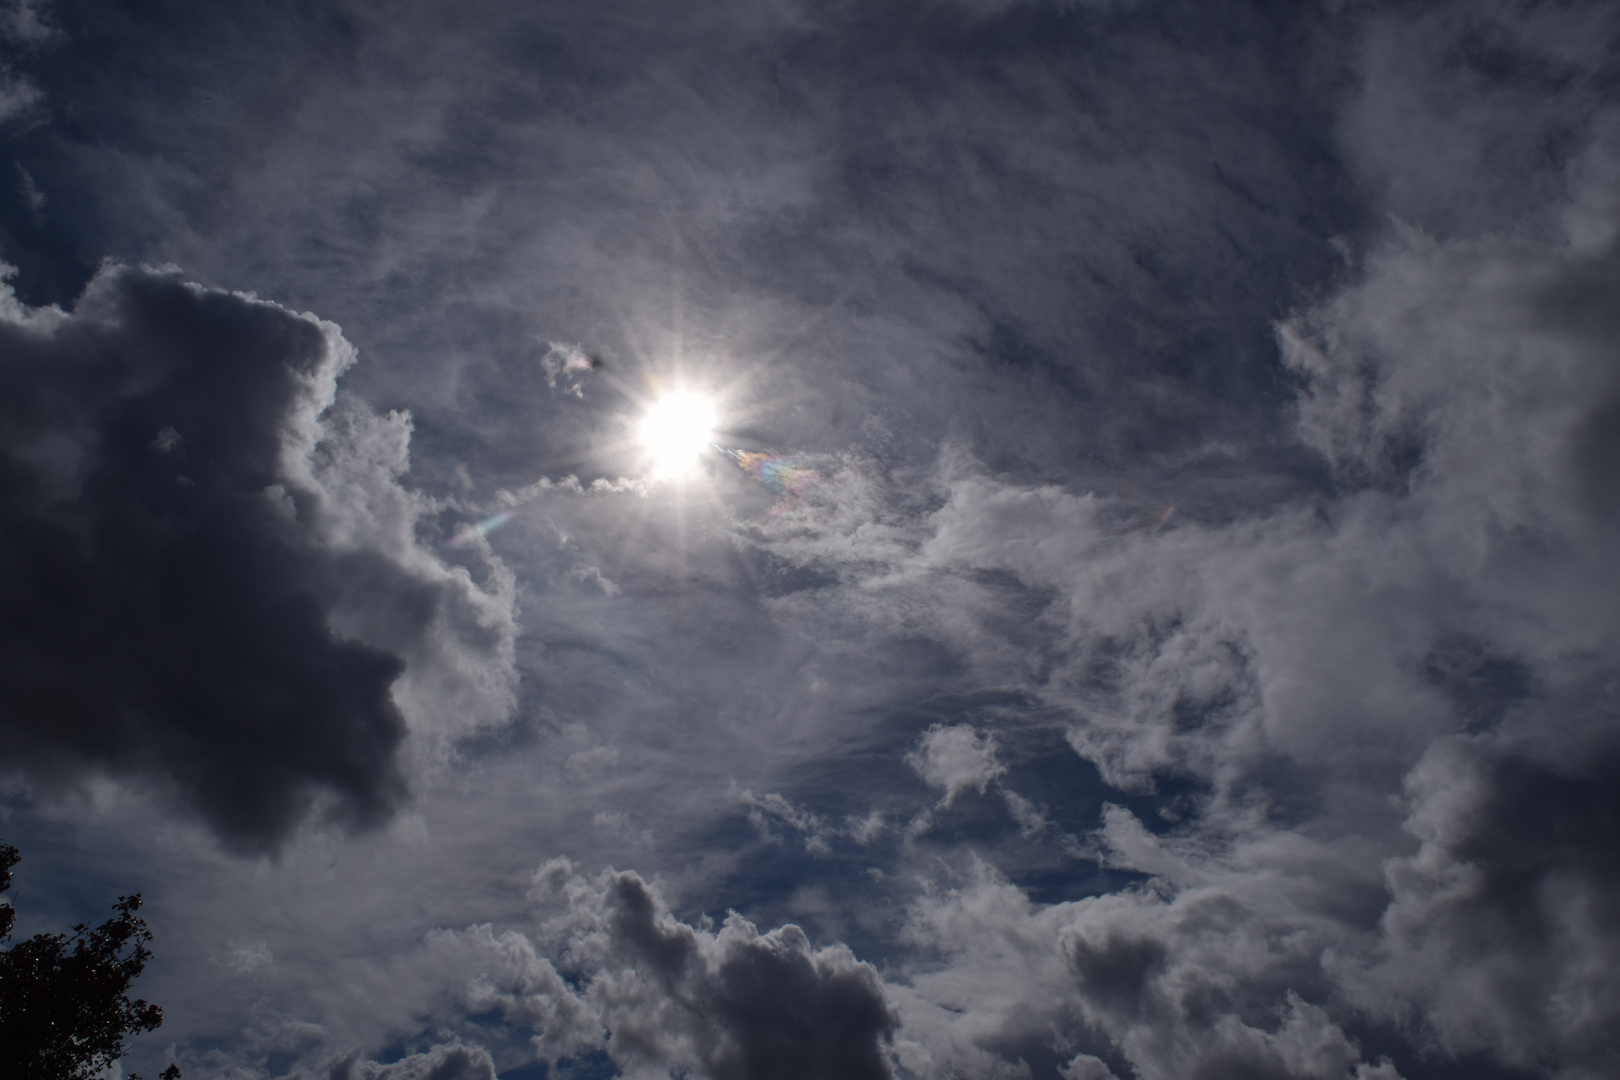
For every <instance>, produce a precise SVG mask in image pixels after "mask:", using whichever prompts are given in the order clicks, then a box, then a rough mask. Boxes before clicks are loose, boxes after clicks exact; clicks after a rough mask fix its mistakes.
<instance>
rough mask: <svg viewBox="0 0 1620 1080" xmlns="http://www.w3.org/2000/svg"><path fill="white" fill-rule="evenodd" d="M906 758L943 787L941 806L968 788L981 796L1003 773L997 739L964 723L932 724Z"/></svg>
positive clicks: (935, 783)
mask: <svg viewBox="0 0 1620 1080" xmlns="http://www.w3.org/2000/svg"><path fill="white" fill-rule="evenodd" d="M906 761H907V762H908V763H909V764H910V765H911V767H912V768H913V769H915V770H916V771H917V775H919V776H921V777H922V778H923V779H924V780H926V781H928V783H929V785H930V786H932V787H936V788H944V789H945V797H944V798H943V799H941V800H940V805H941V806H949V805H951V803H953V802H955V801H956V797H957V796H958V795H960V794H961V793H962V792H964V791H966V790H968V789H969V788H972V789H974V790H975V791H977V792H978V793H979V794H980V795H983V794H984V792H985V788H987V787H988V786H989V784H990V781H992V780H994V779H996V778H997V777H999V776H1002V775H1003V774H1005V773H1006V771H1007V768H1006V766H1004V765H1002V764H1001V762H999V761H997V760H996V739H995V736H994V735H992V734H987V733H984V732H980V731H975V730H974V729H973V728H972V727H970V726H969V725H967V724H956V725H953V726H950V727H946V726H943V725H935V726H934V727H931V728H929V729H928V730H927V731H926V732H925V733H924V734H923V737H922V742H921V744H920V745H919V746H918V747H917V749H916V751H914V752H913V753H912V754H911V755H910V756H908V757H907V758H906Z"/></svg>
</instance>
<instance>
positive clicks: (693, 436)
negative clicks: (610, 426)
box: [640, 393, 715, 478]
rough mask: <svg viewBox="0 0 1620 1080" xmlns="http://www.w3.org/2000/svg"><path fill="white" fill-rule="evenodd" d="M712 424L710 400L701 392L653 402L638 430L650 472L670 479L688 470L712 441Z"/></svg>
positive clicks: (712, 416) (712, 411)
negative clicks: (649, 465) (649, 464)
mask: <svg viewBox="0 0 1620 1080" xmlns="http://www.w3.org/2000/svg"><path fill="white" fill-rule="evenodd" d="M714 425H715V408H714V402H713V401H712V400H710V399H709V398H707V397H704V396H703V395H702V394H693V393H674V394H666V395H664V396H663V397H661V398H659V399H658V400H657V401H655V402H653V404H652V407H651V408H649V409H648V410H647V415H646V416H644V417H642V420H641V429H640V435H641V445H642V447H643V448H644V449H645V450H646V451H647V453H648V455H649V456H650V457H651V458H652V465H653V473H654V474H655V475H657V476H662V477H670V478H673V477H680V476H683V475H685V474H686V473H688V472H690V471H691V470H692V468H693V467H694V466H695V465H696V464H697V463H698V457H699V455H701V454H702V453H703V451H704V450H706V449H708V447H709V445H710V444H711V443H712V442H714Z"/></svg>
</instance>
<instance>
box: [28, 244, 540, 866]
mask: <svg viewBox="0 0 1620 1080" xmlns="http://www.w3.org/2000/svg"><path fill="white" fill-rule="evenodd" d="M0 310H3V312H4V315H5V318H4V321H3V322H0V339H3V340H0V357H3V358H4V359H3V361H0V383H3V389H0V399H3V400H4V404H3V405H0V412H3V423H0V429H3V434H0V517H3V527H0V559H3V561H4V565H5V574H4V584H3V585H0V637H3V647H4V649H5V651H6V653H7V655H8V656H10V657H11V658H12V660H11V662H9V663H8V664H7V666H6V673H5V675H4V676H3V677H0V729H3V732H4V736H3V737H4V741H5V743H6V745H7V750H8V752H7V765H8V766H9V767H11V768H12V769H18V768H26V769H27V770H28V771H29V775H30V776H31V777H32V778H33V779H34V780H35V781H36V782H44V783H50V782H52V781H53V780H54V781H58V782H61V781H68V780H71V779H72V778H74V777H77V776H80V775H83V774H84V773H85V772H86V771H88V772H92V773H104V774H109V775H113V776H118V777H127V778H135V779H139V780H142V781H144V782H147V783H149V784H150V785H151V786H152V787H153V788H154V790H156V791H157V792H158V793H159V794H160V795H161V796H163V797H165V798H170V799H173V800H174V801H176V802H178V803H180V804H183V805H185V806H186V807H188V808H189V809H190V810H192V811H194V812H195V813H197V814H198V815H199V816H200V817H201V818H202V819H203V820H204V821H205V822H207V824H208V825H209V826H210V827H211V828H213V829H214V830H215V831H216V832H217V833H218V834H219V836H220V837H221V838H222V839H223V840H225V841H226V842H227V843H229V844H231V845H233V846H236V847H239V848H243V849H253V850H263V849H270V848H274V847H275V846H276V845H277V844H278V843H279V842H280V841H281V840H282V839H283V838H284V837H285V836H286V835H287V833H288V832H289V831H290V830H292V829H293V828H295V827H296V826H297V825H298V824H299V823H300V822H301V821H302V820H303V819H304V818H305V817H306V816H307V815H308V814H310V813H311V812H312V811H317V810H318V811H319V813H320V814H321V815H322V816H323V817H327V818H330V819H333V820H337V821H340V822H343V823H345V824H347V825H350V826H355V827H365V826H372V825H376V824H378V823H380V822H382V821H384V820H386V819H387V818H388V817H389V816H390V815H391V814H392V813H393V811H394V810H395V809H396V808H397V807H398V806H399V805H400V804H401V803H402V802H403V800H404V799H405V798H406V792H407V768H406V766H407V761H406V760H405V759H404V758H403V757H402V750H403V749H404V747H405V741H406V736H407V734H408V733H409V732H411V731H413V730H414V731H416V732H417V733H418V734H419V735H420V739H419V740H418V741H419V742H420V743H421V744H422V745H423V746H424V747H431V746H433V745H436V744H437V743H442V742H443V741H444V740H445V739H448V738H451V737H453V736H456V735H459V734H462V733H465V732H467V731H470V730H476V729H477V728H478V727H480V726H487V725H490V724H494V723H498V722H500V721H502V720H503V719H504V718H505V716H506V714H507V713H508V712H509V710H510V708H511V704H512V685H513V681H514V675H513V672H512V668H511V648H512V639H513V637H514V635H515V623H514V621H513V615H512V609H511V604H512V596H511V587H510V580H509V578H507V577H506V576H505V575H504V571H503V570H502V568H500V567H499V566H498V565H495V566H493V567H491V569H490V572H489V573H488V574H487V576H486V577H487V580H486V583H485V585H483V586H479V585H477V584H475V583H474V582H473V580H472V579H471V577H470V576H469V574H468V572H467V571H466V570H464V569H456V568H451V567H448V566H446V565H444V564H443V563H441V562H439V561H438V559H437V558H436V557H435V556H434V555H433V554H431V553H430V552H429V551H427V550H426V549H425V548H423V547H421V546H420V545H418V544H417V542H416V540H415V537H414V529H415V525H416V522H417V521H418V519H419V518H420V517H421V516H422V515H423V514H424V513H425V512H426V511H427V510H428V506H427V504H425V503H424V502H423V501H422V500H421V499H420V498H419V497H417V496H415V495H413V494H412V493H411V492H410V491H408V490H407V489H406V488H405V487H403V486H402V484H401V482H400V477H401V475H402V474H403V473H404V471H405V469H406V467H407V462H408V458H407V456H406V455H407V447H408V442H409V437H410V421H409V418H408V417H406V416H403V415H401V414H389V415H387V416H378V415H376V414H374V413H372V412H370V411H369V410H367V409H365V408H364V407H362V406H360V405H358V404H357V403H355V402H353V401H350V400H347V399H344V398H341V397H339V396H338V395H337V392H336V380H337V378H338V376H339V374H340V373H341V372H342V371H343V370H344V369H345V368H346V367H348V366H349V365H350V364H351V363H353V361H354V350H353V349H352V348H351V347H350V346H349V345H348V343H347V342H345V341H344V340H343V338H342V337H341V335H340V334H339V332H338V329H337V327H335V326H334V325H332V324H330V323H323V322H321V321H320V320H317V319H315V318H313V317H309V316H299V315H294V314H293V313H291V312H289V311H286V310H285V309H283V308H280V307H278V306H276V305H274V304H269V303H266V302H263V301H259V300H256V299H254V298H252V297H247V296H242V295H238V294H231V293H226V292H221V291H218V290H212V289H207V288H203V287H200V286H197V285H193V284H189V283H187V282H186V281H184V280H183V279H182V278H181V277H180V276H179V274H178V273H176V272H173V271H154V270H148V269H136V268H131V267H122V266H116V265H109V266H107V267H105V268H104V269H103V270H102V271H101V272H100V273H99V274H98V275H97V276H96V277H95V278H94V279H93V280H92V281H91V282H90V284H89V285H88V286H87V287H86V289H85V292H84V295H83V296H82V297H81V298H80V300H79V302H78V304H77V305H76V306H75V308H74V310H73V311H72V312H71V313H69V312H63V311H60V310H57V309H55V308H38V309H34V308H27V307H25V306H24V305H22V304H20V303H19V302H18V301H17V300H16V299H15V298H14V297H13V296H12V295H11V293H10V292H9V290H7V292H6V293H5V295H4V297H0Z"/></svg>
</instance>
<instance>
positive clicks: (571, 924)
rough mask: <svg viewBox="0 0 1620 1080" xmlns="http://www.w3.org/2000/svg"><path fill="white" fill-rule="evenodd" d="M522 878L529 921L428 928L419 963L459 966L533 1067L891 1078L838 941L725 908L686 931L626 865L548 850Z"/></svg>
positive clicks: (473, 995)
mask: <svg viewBox="0 0 1620 1080" xmlns="http://www.w3.org/2000/svg"><path fill="white" fill-rule="evenodd" d="M534 880H535V887H534V889H533V891H532V893H531V896H532V898H533V899H534V900H535V901H536V903H537V904H538V905H539V911H538V914H539V915H541V916H544V918H543V919H542V921H541V927H542V929H541V930H540V931H538V932H535V933H532V934H531V933H525V932H522V931H518V930H505V931H503V932H500V933H496V932H495V931H494V929H493V928H492V927H490V926H488V925H485V926H476V927H470V928H468V929H466V930H461V931H439V932H437V933H435V934H434V935H432V936H431V937H430V938H429V940H428V942H427V945H426V957H427V959H425V960H424V961H423V962H424V963H426V964H428V965H429V966H433V967H436V968H438V969H440V970H441V971H442V972H445V973H448V972H449V971H452V970H457V971H461V972H463V973H464V974H465V982H464V983H463V984H462V991H461V992H462V993H463V994H464V1000H465V1002H466V1003H467V1006H468V1007H469V1008H472V1009H475V1010H476V1011H478V1012H480V1013H492V1012H498V1013H499V1015H500V1016H501V1017H502V1019H503V1021H504V1022H505V1023H506V1024H508V1025H510V1026H511V1027H513V1028H515V1029H517V1030H520V1031H528V1032H531V1033H532V1035H531V1038H530V1043H531V1045H532V1047H533V1050H534V1053H535V1055H536V1056H537V1057H538V1058H539V1059H540V1060H541V1061H544V1062H547V1063H550V1064H551V1065H553V1066H556V1065H557V1063H558V1062H559V1061H563V1062H566V1061H567V1060H568V1059H577V1058H580V1057H582V1056H584V1055H587V1054H590V1053H593V1052H594V1053H602V1052H605V1053H606V1054H607V1055H609V1057H611V1059H612V1060H613V1062H614V1063H615V1064H616V1065H617V1066H618V1067H619V1069H620V1070H621V1071H622V1073H623V1074H624V1075H626V1076H642V1077H656V1076H667V1075H681V1074H689V1075H699V1076H712V1077H716V1078H717V1080H743V1078H747V1077H759V1076H772V1077H782V1078H785V1080H798V1078H803V1080H812V1078H827V1080H830V1078H833V1077H853V1078H857V1080H861V1078H870V1080H882V1078H886V1077H889V1076H891V1075H892V1074H891V1071H890V1065H889V1054H888V1050H889V1043H890V1041H891V1039H892V1036H893V1032H894V1025H895V1019H894V1016H893V1014H892V1011H891V1009H890V1006H889V1004H888V1001H887V1000H886V998H885V996H884V990H883V984H882V981H881V979H880V978H879V977H878V974H877V972H876V971H875V970H874V969H873V968H872V967H871V966H870V965H868V964H864V963H861V962H860V961H859V960H857V959H856V958H855V957H854V956H853V954H852V953H851V952H850V950H849V949H848V948H846V947H844V946H842V945H833V946H829V947H824V948H820V949H817V948H814V947H813V946H812V945H811V944H810V942H809V940H808V939H807V938H806V937H805V934H804V932H803V931H802V930H801V929H799V928H798V927H797V926H793V925H786V926H781V927H778V928H777V929H775V930H771V931H769V932H767V933H760V932H759V930H758V929H757V928H756V927H755V926H754V925H753V924H752V923H750V922H749V921H748V920H746V919H744V918H742V917H741V916H739V915H736V914H735V913H733V914H731V915H730V916H728V917H727V918H726V920H725V921H724V922H723V923H722V924H721V925H720V926H719V927H718V929H716V928H715V927H714V926H713V925H712V924H706V925H702V926H691V925H689V924H687V923H684V922H682V921H680V920H678V919H676V918H674V917H673V916H671V915H670V913H669V911H668V909H667V908H666V907H665V904H664V901H663V899H662V898H661V897H660V895H659V894H658V892H657V891H656V890H655V889H654V888H653V887H652V886H650V885H649V884H648V883H647V882H645V881H643V880H642V879H641V877H640V876H639V875H637V874H635V873H633V872H614V871H604V872H603V873H601V874H599V875H597V876H596V877H594V878H585V877H583V876H581V875H579V874H577V873H574V872H573V868H572V866H571V865H570V864H569V863H568V862H567V860H553V861H552V862H549V863H547V864H546V865H545V866H542V867H541V868H540V870H538V871H537V872H536V874H535V879H534ZM367 1075H369V1074H367ZM388 1075H389V1076H392V1075H393V1074H392V1073H390V1074H388ZM412 1075H414V1074H412ZM456 1075H460V1074H456Z"/></svg>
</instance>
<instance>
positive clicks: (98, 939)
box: [0, 844, 180, 1080]
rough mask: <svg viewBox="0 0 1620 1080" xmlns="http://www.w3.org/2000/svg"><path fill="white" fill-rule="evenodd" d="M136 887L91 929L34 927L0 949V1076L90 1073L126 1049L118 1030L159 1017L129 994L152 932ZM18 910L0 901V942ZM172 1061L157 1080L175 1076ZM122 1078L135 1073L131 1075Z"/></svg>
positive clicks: (4, 853)
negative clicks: (38, 931) (47, 931)
mask: <svg viewBox="0 0 1620 1080" xmlns="http://www.w3.org/2000/svg"><path fill="white" fill-rule="evenodd" d="M21 857H22V856H20V855H19V854H18V853H17V849H16V848H14V847H12V846H11V845H9V844H0V893H4V892H5V891H6V890H7V889H9V888H10V887H11V868H12V867H13V866H15V865H17V863H18V861H19V860H20V859H21ZM140 907H141V896H140V894H139V893H136V894H134V895H133V896H120V897H119V898H118V902H117V903H116V904H114V905H113V917H112V918H110V919H108V920H107V921H106V922H104V923H102V924H101V925H100V926H98V927H96V928H95V929H91V928H89V927H87V926H85V925H84V924H83V923H80V924H79V925H78V926H75V927H74V928H73V933H72V934H35V935H34V936H33V937H31V938H29V939H28V940H26V941H20V942H18V943H17V944H15V945H13V946H11V947H10V948H7V949H0V1076H4V1077H7V1078H8V1080H9V1078H16V1080H94V1078H95V1077H97V1076H99V1075H101V1073H102V1072H103V1070H105V1069H106V1068H107V1067H108V1066H110V1065H111V1064H112V1063H113V1062H115V1061H117V1060H118V1059H119V1058H121V1057H123V1056H124V1053H125V1050H124V1036H125V1035H133V1034H137V1033H139V1032H143V1031H151V1030H153V1029H154V1028H156V1027H157V1026H158V1025H160V1024H162V1023H163V1010H162V1009H160V1008H158V1007H157V1006H156V1005H150V1004H148V1003H147V1002H145V1001H143V1000H141V999H140V998H136V999H135V1000H134V1001H131V1000H130V998H129V984H130V983H131V982H133V981H134V980H135V978H136V977H137V976H138V975H140V973H141V970H142V969H143V968H145V966H146V961H147V960H149V959H151V957H152V951H151V950H150V949H148V948H147V947H146V943H147V942H149V941H151V940H152V932H151V931H150V930H148V929H147V928H146V921H145V920H144V919H142V918H141V917H140V916H139V915H137V914H136V912H137V911H139V910H140ZM16 918H17V913H16V911H15V910H13V909H12V907H11V905H10V904H9V903H8V904H4V905H0V943H3V942H6V941H9V940H10V938H11V927H12V925H13V924H14V923H15V922H16ZM179 1076H180V1069H179V1067H178V1066H175V1065H170V1066H169V1067H168V1068H167V1069H165V1070H163V1073H162V1074H161V1080H178V1078H179ZM129 1080H140V1077H139V1076H138V1075H136V1074H131V1075H130V1077H129Z"/></svg>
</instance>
